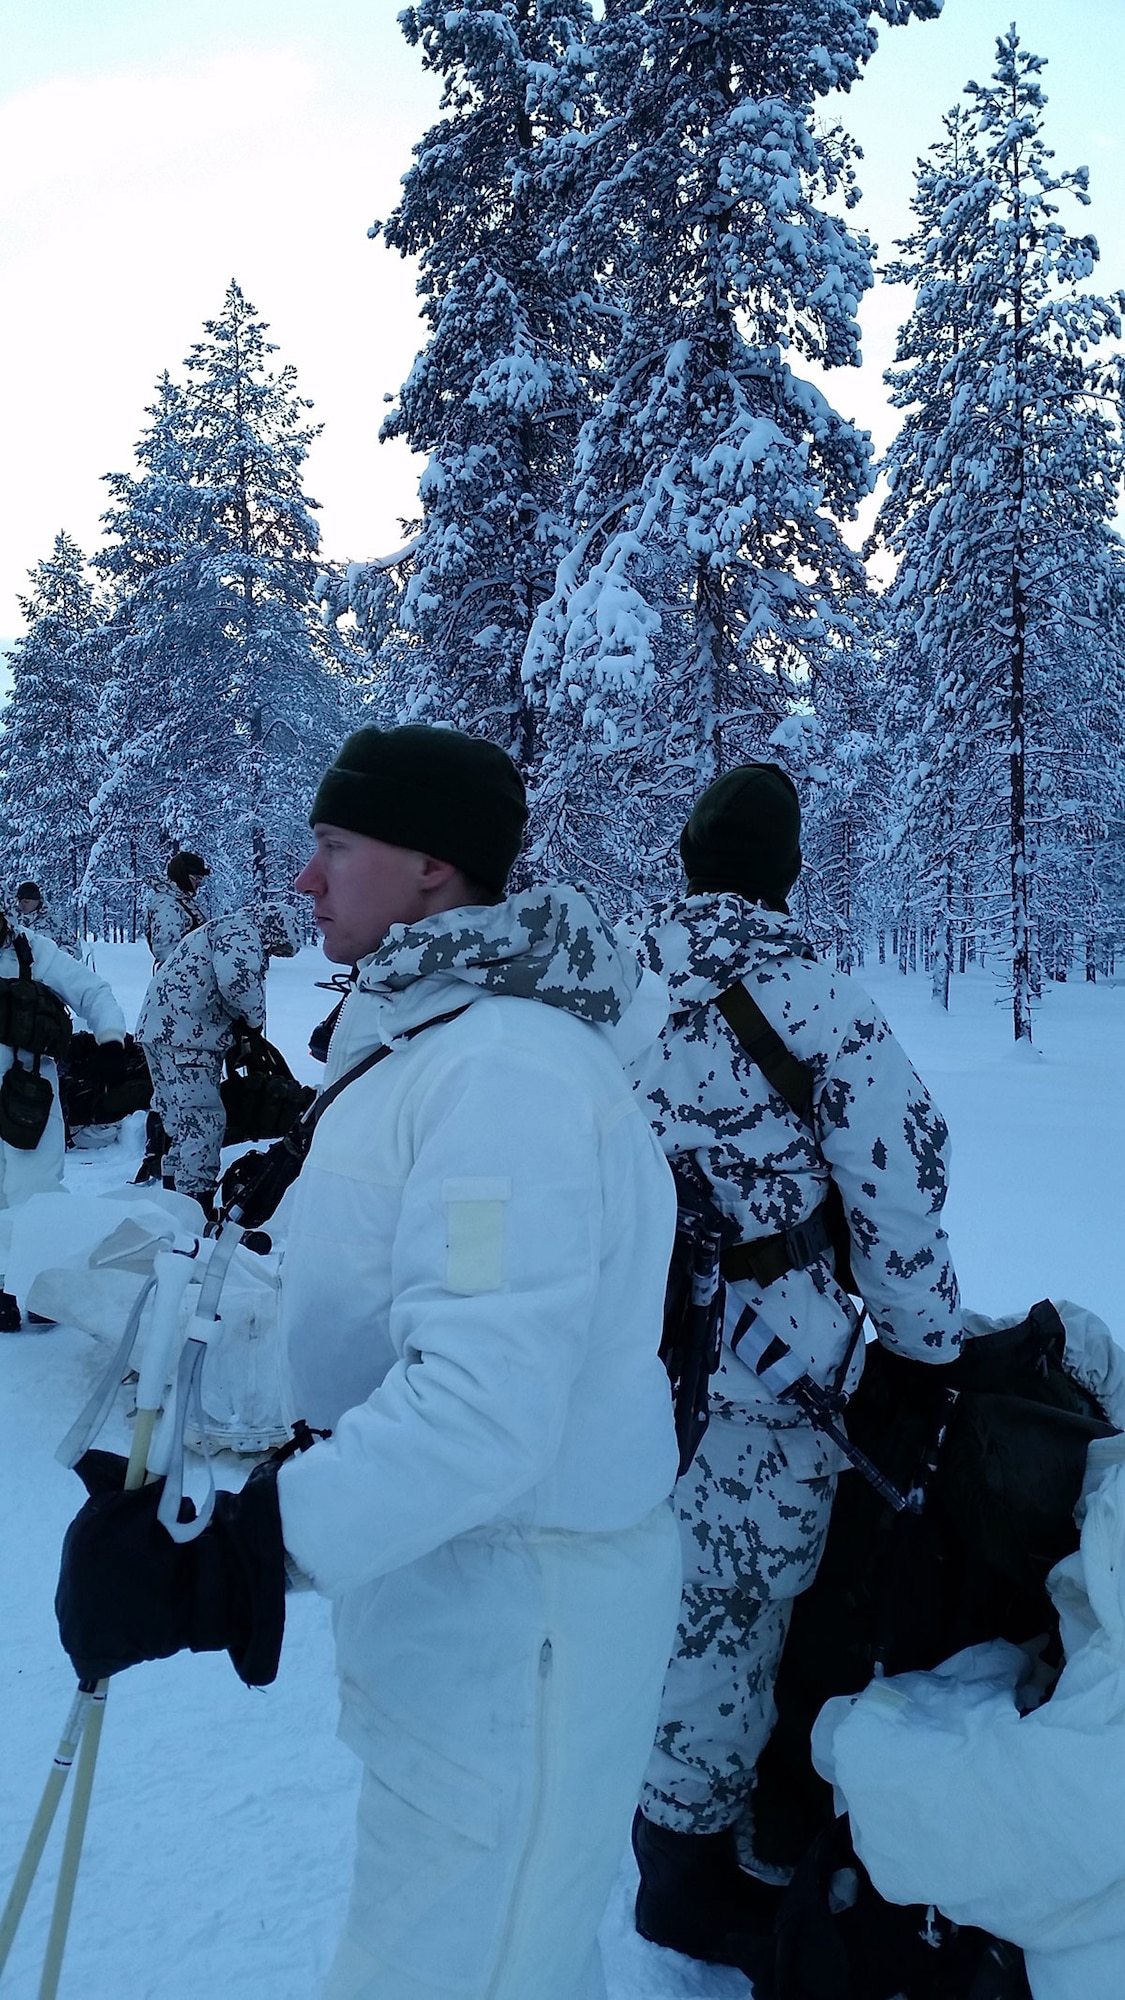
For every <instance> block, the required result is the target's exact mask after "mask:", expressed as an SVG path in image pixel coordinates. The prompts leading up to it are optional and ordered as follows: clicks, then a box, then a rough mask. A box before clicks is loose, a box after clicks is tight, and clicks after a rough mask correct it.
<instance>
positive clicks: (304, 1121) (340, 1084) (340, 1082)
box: [293, 1000, 473, 1159]
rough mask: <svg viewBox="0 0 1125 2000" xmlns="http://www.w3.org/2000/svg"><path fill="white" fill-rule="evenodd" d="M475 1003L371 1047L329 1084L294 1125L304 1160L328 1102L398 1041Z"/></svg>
mask: <svg viewBox="0 0 1125 2000" xmlns="http://www.w3.org/2000/svg"><path fill="white" fill-rule="evenodd" d="M341 1004H343V1003H341ZM472 1004H473V1003H472V1001H471V1000H466V1002H465V1005H464V1006H463V1007H451V1008H450V1010H449V1012H448V1013H447V1014H435V1015H433V1017H432V1018H431V1019H430V1020H429V1021H419V1023H418V1025H417V1027H416V1028H407V1029H406V1031H405V1033H403V1034H402V1035H400V1036H398V1038H397V1041H395V1042H383V1043H381V1044H380V1046H379V1047H378V1048H377V1049H372V1050H371V1051H370V1053H369V1054H368V1055H365V1056H364V1057H363V1058H362V1060H361V1061H360V1062H357V1063H353V1064H352V1067H351V1068H350V1069H346V1070H345V1071H344V1074H343V1076H338V1077H337V1078H336V1081H335V1083H330V1084H329V1085H328V1088H327V1090H322V1091H321V1093H320V1096H319V1097H318V1098H317V1100H316V1102H315V1103H314V1104H310V1106H309V1108H308V1110H307V1111H306V1112H305V1113H304V1115H303V1117H301V1118H299V1119H298V1120H297V1123H296V1125H295V1127H294V1128H293V1137H294V1138H295V1139H296V1141H297V1144H298V1146H299V1147H300V1152H301V1158H302V1159H304V1157H305V1155H306V1153H307V1152H308V1150H309V1147H310V1146H311V1144H312V1136H313V1133H314V1132H315V1130H316V1128H317V1126H318V1124H319V1123H320V1120H321V1119H322V1118H323V1116H324V1113H325V1112H326V1111H327V1109H328V1107H329V1105H330V1104H334V1103H335V1102H336V1099H337V1098H338V1097H339V1095H340V1092H341V1091H342V1090H346V1089H347V1087H348V1085H349V1083H355V1082H357V1080H358V1079H359V1078H360V1077H361V1076H365V1075H366V1074H367V1071H368V1070H369V1069H374V1067H375V1065H376V1063H381V1062H382V1061H383V1058H384V1056H391V1055H393V1054H394V1052H395V1048H396V1047H397V1043H398V1042H412V1041H413V1040H414V1037H415V1035H421V1034H424V1033H425V1031H426V1029H427V1028H441V1027H444V1026H445V1023H446V1022H447V1021H455V1020H456V1019H457V1016H458V1015H459V1014H464V1013H465V1012H466V1011H467V1009H468V1008H469V1007H471V1006H472Z"/></svg>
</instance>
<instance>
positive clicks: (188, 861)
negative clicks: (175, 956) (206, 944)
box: [145, 847, 211, 965]
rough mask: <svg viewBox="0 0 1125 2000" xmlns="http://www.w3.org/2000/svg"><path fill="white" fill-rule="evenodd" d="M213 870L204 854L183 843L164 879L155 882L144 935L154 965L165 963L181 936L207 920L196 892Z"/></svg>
mask: <svg viewBox="0 0 1125 2000" xmlns="http://www.w3.org/2000/svg"><path fill="white" fill-rule="evenodd" d="M210 872H211V871H210V869H209V868H208V866H207V863H206V862H205V861H204V860H203V857H202V855H199V854H192V853H190V852H189V850H188V849H187V848H186V847H182V848H181V849H180V851H179V853H178V854H173V856H172V859H171V860H170V862H169V863H168V871H167V876H166V878H165V880H164V881H163V882H154V883H153V885H152V888H151V890H150V892H149V899H148V910H147V911H146V913H145V937H146V938H147V940H148V948H149V950H150V951H151V953H152V958H153V963H154V965H163V963H164V961H165V959H166V958H167V956H168V954H169V952H170V951H174V950H175V947H176V946H177V945H178V944H179V942H180V939H181V938H185V937H187V936H188V934H189V932H191V931H196V930H198V929H199V928H200V926H201V925H202V924H205V923H206V921H207V918H206V916H205V914H204V912H203V911H202V910H201V909H200V907H199V903H198V902H197V900H196V895H197V891H198V889H199V886H200V884H201V882H202V881H203V878H204V876H205V875H209V874H210Z"/></svg>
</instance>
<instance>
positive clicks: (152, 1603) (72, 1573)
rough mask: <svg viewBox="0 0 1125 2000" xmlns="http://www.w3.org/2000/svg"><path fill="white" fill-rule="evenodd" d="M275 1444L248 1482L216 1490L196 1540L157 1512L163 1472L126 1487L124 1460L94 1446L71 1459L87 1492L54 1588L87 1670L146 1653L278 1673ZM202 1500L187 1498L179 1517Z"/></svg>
mask: <svg viewBox="0 0 1125 2000" xmlns="http://www.w3.org/2000/svg"><path fill="white" fill-rule="evenodd" d="M281 1462H282V1461H281V1456H280V1455H278V1454H274V1455H273V1456H271V1457H270V1458H268V1459H266V1460H264V1461H263V1463H262V1464H261V1465H258V1466H255V1468H254V1470H253V1472H252V1473H251V1474H250V1477H249V1479H248V1480H247V1482H246V1484H245V1486H244V1487H243V1488H242V1491H241V1493H217V1494H216V1496H215V1511H214V1514H213V1515H212V1517H211V1519H210V1521H209V1522H208V1523H207V1526H206V1527H205V1528H204V1530H203V1533H202V1534H201V1535H200V1536H199V1537H198V1538H197V1539H196V1540H195V1541H194V1542H184V1543H180V1542H174V1541H173V1540H172V1537H171V1535H169V1534H168V1533H167V1532H166V1531H165V1529H164V1528H163V1527H161V1525H160V1522H159V1521H158V1520H157V1518H156V1510H157V1507H158V1506H159V1505H160V1496H161V1493H162V1492H163V1490H164V1481H163V1480H162V1479H156V1480H153V1481H152V1483H151V1484H150V1485H147V1486H141V1487H138V1488H137V1489H136V1490H135V1491H134V1492H130V1493H126V1492H125V1490H124V1481H125V1467H126V1461H125V1459H123V1458H119V1457H118V1456H117V1455H116V1454H115V1453H113V1452H108V1451H88V1452H86V1453H85V1455H84V1456H83V1457H82V1458H80V1459H79V1461H78V1464H77V1465H76V1466H75V1468H74V1469H75V1471H76V1472H77V1474H78V1476H79V1478H80V1479H81V1481H82V1483H83V1485H84V1486H85V1488H86V1491H87V1493H88V1494H89V1495H90V1498H89V1499H88V1500H87V1502H86V1505H85V1506H84V1507H83V1508H82V1510H81V1512H80V1513H79V1514H76V1515H75V1517H74V1520H73V1521H72V1522H71V1524H70V1526H69V1528H68V1529H67V1531H66V1536H65V1539H64V1541H63V1548H62V1563H61V1566H60V1569H59V1584H58V1590H57V1591H56V1593H55V1616H56V1617H57V1619H58V1621H59V1636H60V1637H61V1639H62V1643H63V1645H64V1647H65V1648H66V1651H67V1652H68V1653H69V1654H70V1657H71V1660H72V1661H73V1663H74V1669H75V1672H76V1673H77V1675H78V1678H79V1680H82V1681H87V1680H101V1679H103V1678H104V1677H105V1676H106V1675H107V1674H116V1673H119V1672H120V1671H121V1669H122V1668H123V1667H132V1666H135V1665H136V1664H137V1662H138V1661H139V1660H166V1659H168V1658H169V1657H170V1656H171V1655H172V1654H173V1653H179V1652H182V1651H183V1650H184V1649H185V1648H189V1649H190V1650H191V1652H193V1653H212V1652H221V1651H222V1650H223V1649H224V1648H225V1649H226V1651H227V1652H228V1653H229V1654H230V1657H231V1661H232V1663H233V1665H234V1669H235V1672H236V1673H237V1674H238V1675H239V1677H240V1679H242V1680H244V1681H245V1682H246V1684H247V1686H248V1687H266V1686H267V1685H268V1684H269V1682H270V1681H272V1680H274V1679H275V1677H276V1675H277V1663H278V1658H279V1656H280V1653H281V1638H282V1633H283V1631H284V1629H285V1550H284V1545H283V1542H282V1539H281V1514H280V1510H279V1508H278V1503H277V1472H278V1466H279V1465H280V1464H281ZM194 1516H195V1509H194V1508H193V1507H192V1504H191V1502H190V1500H186V1501H184V1503H183V1505H182V1506H181V1510H180V1518H181V1520H192V1519H194Z"/></svg>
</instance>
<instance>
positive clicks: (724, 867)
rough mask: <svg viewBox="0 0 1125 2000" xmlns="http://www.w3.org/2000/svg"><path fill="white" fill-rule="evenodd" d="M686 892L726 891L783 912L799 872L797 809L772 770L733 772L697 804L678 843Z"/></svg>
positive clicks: (752, 767) (790, 787) (789, 785)
mask: <svg viewBox="0 0 1125 2000" xmlns="http://www.w3.org/2000/svg"><path fill="white" fill-rule="evenodd" d="M680 855H681V858H682V860H683V864H684V868H685V869H686V871H687V878H688V888H689V890H691V891H693V892H695V893H698V892H701V891H703V890H706V889H720V890H721V889H733V890H734V891H735V893H736V894H737V895H739V896H745V897H747V898H748V900H749V901H750V902H751V903H764V904H765V905H766V907H767V909H770V910H782V911H787V909H788V904H787V903H786V897H787V896H788V894H789V891H790V889H791V888H792V887H793V884H794V882H795V881H796V880H797V877H798V875H799V874H800V872H801V803H800V800H799V799H798V797H797V787H796V786H795V785H794V783H793V780H792V778H790V777H789V776H788V774H787V773H786V772H785V771H783V770H782V769H781V767H780V765H778V764H739V765H738V766H737V767H736V769H735V770H733V771H724V772H723V775H722V777H721V778H716V779H715V782H714V784H713V785H708V787H707V790H706V791H705V792H704V793H703V794H702V795H701V797H699V798H698V799H697V800H696V802H695V804H694V806H693V807H692V810H691V815H690V817H689V819H688V823H687V825H686V826H685V828H684V830H683V832H682V833H681V835H680Z"/></svg>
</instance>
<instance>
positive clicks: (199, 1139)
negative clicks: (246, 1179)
mask: <svg viewBox="0 0 1125 2000" xmlns="http://www.w3.org/2000/svg"><path fill="white" fill-rule="evenodd" d="M144 1049H145V1056H146V1058H147V1060H148V1067H149V1074H150V1075H151V1077H152V1101H153V1104H154V1106H155V1108H156V1110H157V1111H158V1112H159V1113H160V1117H161V1119H162V1120H163V1124H164V1130H165V1131H166V1132H167V1134H168V1138H169V1142H170V1143H169V1146H168V1151H167V1152H166V1153H165V1155H164V1174H165V1178H167V1177H169V1176H170V1177H171V1179H172V1180H173V1182H174V1184H175V1186H176V1188H177V1189H178V1190H179V1192H180V1193H181V1194H203V1193H205V1192H206V1193H210V1192H211V1191H212V1190H213V1188H214V1187H215V1185H216V1183H217V1181H218V1178H219V1156H220V1153H221V1150H222V1144H223V1133H224V1131H225V1129H226V1122H227V1119H226V1112H225V1111H224V1109H223V1100H222V1098H221V1096H220V1095H219V1083H220V1081H221V1079H222V1074H223V1058H222V1056H221V1054H208V1053H207V1052H206V1051H203V1050H201V1051H200V1053H199V1054H198V1055H196V1056H194V1057H192V1058H190V1059H188V1058H185V1057H182V1056H174V1055H172V1054H170V1053H169V1051H168V1049H167V1048H166V1047H164V1046H163V1045H161V1044H159V1043H153V1042H146V1043H145V1045H144Z"/></svg>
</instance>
